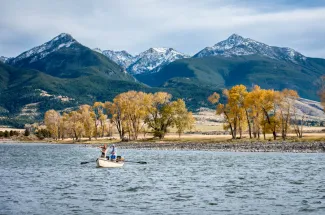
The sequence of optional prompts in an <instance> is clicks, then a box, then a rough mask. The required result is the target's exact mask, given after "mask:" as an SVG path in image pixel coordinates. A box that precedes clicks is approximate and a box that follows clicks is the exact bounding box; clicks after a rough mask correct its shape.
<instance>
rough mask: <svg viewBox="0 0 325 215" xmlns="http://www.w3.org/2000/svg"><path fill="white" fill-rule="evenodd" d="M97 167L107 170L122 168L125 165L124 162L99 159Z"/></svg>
mask: <svg viewBox="0 0 325 215" xmlns="http://www.w3.org/2000/svg"><path fill="white" fill-rule="evenodd" d="M96 163H97V167H105V168H116V167H122V166H123V165H124V162H123V161H118V162H116V161H110V160H107V159H106V158H98V159H97V161H96Z"/></svg>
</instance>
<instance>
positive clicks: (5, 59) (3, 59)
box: [0, 56, 8, 63]
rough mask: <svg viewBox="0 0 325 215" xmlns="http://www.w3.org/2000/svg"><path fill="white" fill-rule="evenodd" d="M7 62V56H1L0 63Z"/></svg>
mask: <svg viewBox="0 0 325 215" xmlns="http://www.w3.org/2000/svg"><path fill="white" fill-rule="evenodd" d="M7 60H8V58H7V57H5V56H0V61H1V62H3V63H5V62H6V61H7Z"/></svg>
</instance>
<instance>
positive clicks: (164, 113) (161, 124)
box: [44, 91, 195, 141]
mask: <svg viewBox="0 0 325 215" xmlns="http://www.w3.org/2000/svg"><path fill="white" fill-rule="evenodd" d="M171 98H172V97H171V95H170V94H168V93H166V92H157V93H154V94H152V93H144V92H137V91H129V92H125V93H121V94H119V95H117V96H116V97H115V98H114V99H113V101H112V102H109V101H106V102H95V103H94V104H93V105H87V104H85V105H81V106H80V107H79V109H78V110H72V111H69V112H64V113H63V114H61V113H59V112H57V111H55V110H49V111H47V112H46V113H45V116H44V124H45V126H46V129H47V130H48V131H49V133H50V136H51V137H52V138H54V139H64V138H73V140H77V141H78V140H80V138H82V137H87V138H88V139H89V140H91V139H92V138H96V139H97V138H98V137H104V136H111V135H112V130H113V127H115V128H116V130H117V132H118V134H119V137H120V139H121V140H125V139H130V140H136V139H138V137H139V134H140V133H143V134H144V135H145V134H146V133H148V132H150V133H152V134H153V136H154V137H157V138H160V139H162V138H164V137H165V135H166V133H167V132H168V130H169V129H170V128H171V127H174V128H176V131H177V133H178V134H179V136H180V135H181V134H182V133H184V131H185V130H186V129H191V128H192V127H193V125H194V122H195V120H194V118H193V115H192V113H191V112H189V111H188V110H187V108H186V105H185V102H184V101H183V100H182V99H178V100H176V101H172V100H171Z"/></svg>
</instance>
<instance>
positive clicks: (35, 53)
mask: <svg viewBox="0 0 325 215" xmlns="http://www.w3.org/2000/svg"><path fill="white" fill-rule="evenodd" d="M76 43H78V42H77V41H76V40H75V39H74V38H73V37H72V36H71V35H69V34H66V33H62V34H60V35H58V36H57V37H55V38H53V39H52V40H50V41H49V42H46V43H44V44H43V45H40V46H37V47H35V48H32V49H30V50H28V51H26V52H24V53H22V54H20V55H18V56H17V57H15V58H12V59H10V60H9V63H10V64H17V63H18V62H20V61H22V60H28V61H29V63H33V62H36V61H38V60H40V59H42V58H44V57H46V56H47V55H48V54H50V53H52V52H55V51H57V50H59V49H62V48H67V47H72V46H73V45H74V44H76Z"/></svg>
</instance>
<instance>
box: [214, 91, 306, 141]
mask: <svg viewBox="0 0 325 215" xmlns="http://www.w3.org/2000/svg"><path fill="white" fill-rule="evenodd" d="M223 96H224V98H225V100H226V102H225V103H220V102H219V98H220V95H218V94H217V93H214V94H213V95H211V96H210V97H209V98H208V100H209V101H210V102H211V103H213V104H215V103H216V104H217V107H216V112H217V114H218V115H223V116H224V118H225V124H224V128H225V129H227V130H230V134H231V136H232V138H233V139H236V138H241V137H242V135H243V132H244V131H246V130H247V131H248V134H249V137H250V138H253V137H254V138H258V139H259V138H260V136H261V135H263V136H264V139H265V138H266V137H265V136H266V134H267V133H271V134H272V135H273V139H276V138H277V136H278V133H280V134H281V137H282V138H283V139H286V137H287V133H288V131H289V129H290V128H291V122H292V120H291V119H292V117H295V118H297V115H296V113H297V111H296V109H295V106H294V103H295V101H296V99H298V98H299V96H298V93H297V92H296V91H294V90H289V89H284V90H282V91H275V90H270V89H269V90H266V89H261V88H260V87H259V86H254V87H253V89H252V90H251V91H250V92H248V91H247V88H246V87H245V86H244V85H236V86H234V87H232V88H231V89H229V90H224V91H223ZM294 128H295V131H296V133H297V136H299V137H301V136H302V126H301V127H299V126H298V127H297V126H295V127H294Z"/></svg>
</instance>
